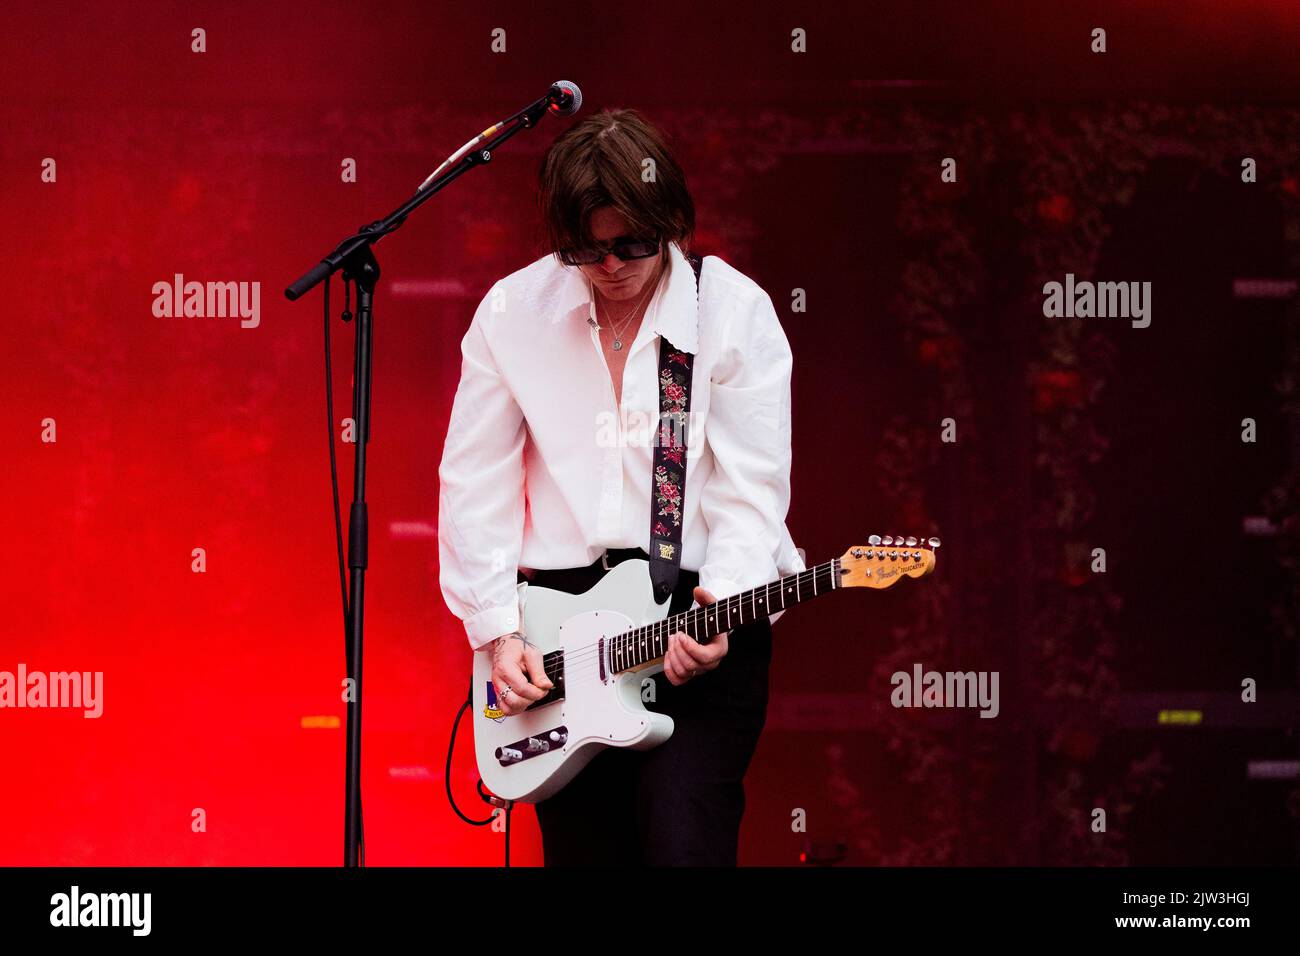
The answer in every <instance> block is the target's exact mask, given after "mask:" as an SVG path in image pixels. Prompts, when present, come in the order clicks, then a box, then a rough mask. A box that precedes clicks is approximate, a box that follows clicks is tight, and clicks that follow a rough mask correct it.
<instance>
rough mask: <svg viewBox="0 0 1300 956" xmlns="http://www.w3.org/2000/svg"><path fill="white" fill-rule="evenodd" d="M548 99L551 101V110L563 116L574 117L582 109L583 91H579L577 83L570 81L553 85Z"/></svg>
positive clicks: (562, 81) (556, 82) (560, 81)
mask: <svg viewBox="0 0 1300 956" xmlns="http://www.w3.org/2000/svg"><path fill="white" fill-rule="evenodd" d="M546 98H547V99H548V100H549V101H550V107H549V108H550V109H551V110H552V111H554V112H556V113H559V114H560V115H561V116H572V115H573V114H574V113H576V112H578V110H580V109H582V90H580V89H578V84H577V83H571V82H569V81H568V80H556V81H555V82H554V83H552V84H551V89H550V92H549V93H547V94H546Z"/></svg>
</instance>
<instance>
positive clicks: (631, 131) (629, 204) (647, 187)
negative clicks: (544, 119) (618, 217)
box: [538, 109, 695, 257]
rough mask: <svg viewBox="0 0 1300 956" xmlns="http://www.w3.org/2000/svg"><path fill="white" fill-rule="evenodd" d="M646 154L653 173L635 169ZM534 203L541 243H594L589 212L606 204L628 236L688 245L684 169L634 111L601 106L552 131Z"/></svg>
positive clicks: (690, 218) (691, 213)
mask: <svg viewBox="0 0 1300 956" xmlns="http://www.w3.org/2000/svg"><path fill="white" fill-rule="evenodd" d="M646 160H653V163H654V166H653V170H654V176H653V179H652V180H651V181H649V182H647V181H646V180H645V178H644V176H643V171H644V170H645V169H647V164H646ZM538 185H539V187H540V190H539V192H538V205H539V207H540V211H541V214H542V222H543V224H544V228H545V232H546V244H547V245H548V246H549V247H550V251H551V253H552V254H554V255H555V256H557V257H558V256H559V252H560V250H561V249H575V248H582V247H584V246H591V245H595V244H596V242H595V238H594V237H593V236H592V234H591V214H592V213H593V212H595V211H596V210H597V209H600V208H601V207H603V206H612V207H613V208H614V209H616V210H617V211H618V212H620V213H621V214H622V215H623V217H624V218H625V219H627V221H628V224H629V226H630V227H631V228H632V230H634V234H636V235H650V234H656V235H658V236H660V237H661V238H663V239H664V240H665V244H664V249H663V253H664V255H665V256H667V249H668V246H667V242H668V241H672V242H676V243H677V244H678V245H679V246H681V248H682V250H683V251H684V252H689V251H690V241H691V237H692V236H693V235H694V233H695V203H694V201H692V199H691V194H690V190H689V189H687V186H686V174H685V173H683V172H682V168H681V167H680V166H679V165H678V164H677V161H676V160H675V159H674V158H673V155H672V152H671V151H670V150H669V148H668V145H667V143H666V141H665V138H664V137H663V135H662V134H661V133H660V132H659V131H658V130H657V129H655V127H654V126H652V125H651V124H650V123H648V122H646V121H645V120H644V119H643V118H642V117H641V116H640V114H638V113H637V112H636V111H635V110H630V109H616V110H604V111H603V112H600V113H597V114H596V115H595V116H591V117H589V118H587V119H585V120H583V121H582V122H580V123H576V124H574V125H573V126H571V127H570V128H569V129H567V130H565V131H564V132H563V133H562V134H561V135H560V136H558V137H557V138H556V140H555V142H553V143H552V144H551V146H550V148H549V149H547V151H546V155H545V156H544V157H542V164H541V169H540V171H539V173H538Z"/></svg>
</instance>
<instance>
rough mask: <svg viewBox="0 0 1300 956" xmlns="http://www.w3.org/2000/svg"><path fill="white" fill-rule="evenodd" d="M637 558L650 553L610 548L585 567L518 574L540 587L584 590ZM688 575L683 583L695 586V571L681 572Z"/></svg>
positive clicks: (641, 559) (537, 570) (543, 569)
mask: <svg viewBox="0 0 1300 956" xmlns="http://www.w3.org/2000/svg"><path fill="white" fill-rule="evenodd" d="M633 559H637V560H640V561H649V560H650V555H649V554H648V553H647V552H646V550H645V549H644V548H610V549H609V550H607V551H606V552H605V553H604V554H602V555H601V556H600V557H599V558H597V559H596V560H595V561H593V562H591V564H588V565H586V566H584V567H577V568H538V569H536V570H534V571H531V572H530V573H529V574H525V573H524V572H523V571H522V570H521V571H520V572H519V574H518V578H517V579H518V580H519V581H520V582H523V581H527V582H529V583H531V584H536V585H538V586H540V587H554V588H556V589H557V590H572V589H573V588H574V587H575V586H581V588H582V589H583V590H586V588H588V587H592V586H594V585H595V583H596V582H597V581H599V580H600V579H601V578H602V577H604V576H605V572H606V571H609V570H610V569H611V568H615V567H617V566H618V565H620V564H622V563H623V562H624V561H631V560H633ZM681 573H682V574H683V575H685V576H686V580H685V581H683V582H682V583H683V584H686V583H690V584H691V586H692V587H693V586H694V583H695V581H697V580H698V577H697V574H698V572H695V571H686V570H683V571H682V572H681Z"/></svg>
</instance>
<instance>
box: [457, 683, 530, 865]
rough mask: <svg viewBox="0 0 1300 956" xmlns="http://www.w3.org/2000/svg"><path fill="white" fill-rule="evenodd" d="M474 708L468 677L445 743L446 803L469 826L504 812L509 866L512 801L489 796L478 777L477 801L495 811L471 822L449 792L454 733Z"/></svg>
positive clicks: (479, 823) (485, 821)
mask: <svg viewBox="0 0 1300 956" xmlns="http://www.w3.org/2000/svg"><path fill="white" fill-rule="evenodd" d="M473 706H474V678H473V677H470V684H469V694H468V695H467V696H466V697H465V702H464V703H463V704H461V705H460V710H458V711H456V719H455V720H453V721H452V722H451V740H449V741H448V742H447V766H446V768H445V769H444V771H443V775H442V779H443V783H445V784H446V787H447V802H448V803H450V804H451V808H452V810H454V811H455V812H456V816H458V817H460V818H461V819H462V820H464V821H465V822H466V823H468V824H469V825H470V826H474V827H485V826H488V825H489V824H491V823H492V822H493V821H494V820H496V818H497V814H498V813H502V812H504V813H505V815H506V867H507V868H509V866H510V813H511V811H512V810H513V809H514V806H515V802H514V801H513V800H504V799H502V798H501V797H498V796H496V795H494V794H490V793H488V792H487V791H485V790H484V789H483V778H482V777H479V778H478V781H477V782H476V783H475V784H474V786H475V787H476V788H477V789H478V796H479V799H480V800H482V801H483V802H484V803H486V804H489V805H491V806H494V807H496V808H497V809H496V810H495V811H493V813H492V814H491V815H490V816H489V817H488V818H487V819H486V820H471V819H470V818H469V817H467V816H465V814H464V813H462V812H461V809H460V807H458V806H457V805H456V797H455V796H454V795H453V794H452V792H451V757H452V754H453V753H455V752H456V732H457V731H458V730H459V729H460V722H461V720H462V719H464V717H465V711H467V710H469V709H470V708H471V707H473Z"/></svg>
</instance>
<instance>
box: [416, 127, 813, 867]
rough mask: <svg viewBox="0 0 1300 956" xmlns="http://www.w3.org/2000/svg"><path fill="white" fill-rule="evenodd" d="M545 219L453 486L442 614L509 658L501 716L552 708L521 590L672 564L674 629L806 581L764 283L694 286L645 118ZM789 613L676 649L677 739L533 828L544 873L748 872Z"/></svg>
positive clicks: (669, 662)
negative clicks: (795, 533)
mask: <svg viewBox="0 0 1300 956" xmlns="http://www.w3.org/2000/svg"><path fill="white" fill-rule="evenodd" d="M539 199H540V205H541V211H542V215H543V218H544V221H545V224H546V230H547V235H548V243H549V246H550V252H549V253H548V254H547V255H545V256H543V257H542V258H540V259H538V260H536V261H534V262H533V263H531V264H530V265H528V266H526V267H524V268H522V269H520V270H519V271H517V272H515V273H513V274H511V275H509V276H507V277H505V278H504V279H501V280H500V281H498V282H497V283H496V284H495V285H494V286H493V287H492V289H491V290H490V291H489V292H488V294H487V295H486V296H485V297H484V299H483V301H482V302H481V303H480V305H479V307H478V309H477V310H476V313H475V315H474V319H473V321H472V323H471V325H470V327H469V330H468V332H467V333H466V335H465V337H464V340H463V341H462V343H461V350H462V356H463V361H462V369H461V379H460V384H459V386H458V388H457V392H456V397H455V401H454V404H453V408H452V413H451V419H450V422H449V425H448V430H447V439H446V444H445V447H444V449H443V456H442V461H441V465H440V467H439V472H438V475H439V479H440V487H441V492H440V502H439V526H438V531H439V534H438V542H439V556H440V562H441V572H440V573H441V586H442V592H443V595H444V597H445V599H446V601H447V605H448V607H449V608H450V609H451V610H452V612H453V613H454V614H455V615H456V616H457V617H458V618H460V619H461V620H462V621H463V622H464V625H465V630H466V634H467V636H468V639H469V643H470V646H471V647H472V648H473V649H474V650H475V651H476V652H480V653H484V654H490V655H492V667H491V674H492V683H493V685H494V688H495V695H496V700H497V704H496V706H497V707H498V708H499V709H500V711H501V713H503V714H504V715H514V714H519V713H521V712H523V711H524V709H525V708H527V707H528V706H529V705H530V704H532V703H533V702H534V701H537V700H540V699H541V698H542V697H543V696H545V694H546V692H547V691H548V690H550V689H551V688H552V687H553V682H552V681H551V680H550V678H549V677H548V676H547V674H546V672H545V670H544V668H543V663H542V657H541V654H540V653H539V651H538V649H537V648H536V647H534V646H532V645H531V644H530V642H529V641H528V639H527V636H526V635H524V634H521V633H520V626H521V615H520V608H519V601H518V596H517V590H516V589H517V585H518V583H519V582H520V581H521V580H526V581H528V582H529V583H530V585H538V586H542V587H547V588H553V589H555V590H559V591H565V592H568V593H572V594H578V593H582V592H584V591H586V590H588V589H590V588H591V587H593V586H594V585H595V584H596V583H597V582H598V581H599V580H600V579H601V577H602V576H603V575H604V574H605V573H606V572H607V571H608V570H609V569H611V568H613V567H615V566H616V565H617V564H619V563H620V562H622V561H625V560H628V559H631V558H640V559H642V560H646V559H647V558H648V557H649V554H650V551H651V549H652V548H654V549H656V551H657V552H659V553H660V554H661V556H662V555H663V554H675V556H676V563H678V564H679V569H678V570H677V571H676V575H677V576H676V585H675V587H674V588H673V590H672V592H671V594H672V598H671V604H670V607H669V612H668V613H669V614H676V613H679V612H681V611H684V610H687V609H688V608H690V607H694V606H700V605H707V604H710V603H712V602H713V601H714V600H715V598H725V597H727V596H730V595H733V594H736V593H738V592H740V591H742V590H745V589H749V588H753V587H757V586H759V585H761V584H764V583H766V582H768V581H770V580H772V579H774V578H776V577H779V576H781V575H785V574H791V573H794V572H796V571H801V570H803V569H804V567H805V565H804V564H803V561H802V560H801V558H800V556H799V554H798V553H797V552H796V550H795V548H794V543H793V541H792V540H791V538H790V534H789V532H788V530H787V529H786V526H785V517H786V512H787V509H788V507H789V500H790V375H791V366H792V358H791V353H790V348H789V344H788V342H787V340H786V337H785V334H784V332H783V330H782V328H781V324H780V321H779V320H778V318H777V315H776V311H775V309H774V308H773V305H772V301H771V299H770V298H769V297H768V295H767V294H766V293H765V292H764V291H763V290H762V289H761V288H760V287H759V286H758V285H757V284H756V283H754V282H753V280H751V279H749V278H748V277H746V276H745V275H743V274H742V273H740V272H738V271H737V270H736V269H735V268H733V267H732V266H730V265H728V264H727V263H726V262H724V261H723V260H721V259H719V258H718V257H716V256H709V257H707V258H706V259H705V260H704V261H703V263H702V269H701V270H700V272H699V274H698V279H697V274H696V272H695V269H694V268H693V267H694V266H695V265H696V264H698V263H699V260H698V259H696V260H694V261H692V260H691V259H688V258H687V255H688V253H687V251H684V250H689V244H690V240H691V236H692V233H693V231H694V225H695V207H694V203H693V202H692V199H691V196H690V193H689V191H688V189H687V186H686V181H685V177H684V175H683V173H682V170H681V169H680V167H679V166H678V164H677V162H676V161H675V160H674V159H673V157H672V155H671V153H670V152H669V150H668V148H667V146H666V144H665V142H664V140H663V138H662V136H661V135H660V134H659V132H658V131H657V130H655V129H654V127H652V126H651V125H650V124H648V123H647V122H646V121H645V120H644V119H642V118H641V117H640V116H639V115H637V114H636V113H635V112H634V111H631V110H614V111H605V112H603V113H601V114H599V115H596V116H594V117H592V118H590V119H588V120H586V121H584V122H581V123H578V124H576V125H574V126H573V127H571V128H570V129H569V130H567V131H566V132H565V133H564V134H563V135H562V136H560V137H559V138H558V139H557V140H556V141H555V142H554V143H553V144H552V145H551V147H550V149H549V150H548V151H547V153H546V156H545V158H544V159H543V161H542V167H541V172H540V196H539ZM665 341H666V342H668V343H670V345H668V346H665V345H664V343H665ZM665 348H669V349H671V350H672V357H673V358H674V359H683V360H684V361H687V362H689V364H687V365H686V367H687V369H688V372H687V377H686V379H685V385H683V384H682V383H681V380H680V379H674V378H672V377H671V376H670V377H668V378H665V375H668V372H666V371H665V369H664V368H663V367H662V366H661V362H660V359H661V357H662V355H663V350H664V349H665ZM679 353H689V357H688V356H687V355H686V354H679ZM665 364H667V363H665ZM686 389H689V393H688V395H689V397H688V399H687V401H686V406H687V407H688V408H689V413H688V415H687V416H686V417H687V419H688V425H687V429H686V446H687V447H686V449H685V461H679V462H678V464H679V465H681V468H680V469H674V468H673V467H672V466H671V465H669V466H667V467H664V466H663V465H662V462H663V461H664V459H662V458H656V452H655V447H654V446H655V444H656V442H659V441H661V440H662V432H661V430H660V427H659V426H660V421H661V419H660V415H661V411H662V405H661V402H662V401H665V400H666V401H668V402H672V401H675V400H676V399H677V397H678V396H680V395H682V393H683V392H684V391H685V390H686ZM665 396H666V399H665ZM672 452H673V449H672V448H671V447H670V448H669V449H668V450H667V451H666V452H664V453H663V454H667V455H668V456H669V458H670V459H671V455H672ZM657 463H658V464H657ZM683 472H684V478H683V477H682V473H683ZM664 541H667V542H674V543H672V544H667V545H664V544H663V542H664ZM674 548H676V549H677V551H676V552H674V551H673V549H674ZM780 613H781V612H778V613H776V614H775V615H772V616H771V617H760V618H759V619H758V620H755V621H753V622H751V623H747V624H742V625H740V626H738V627H736V628H735V630H734V631H733V632H732V633H730V635H728V634H727V633H720V634H717V635H716V636H714V637H713V638H712V639H711V640H709V641H708V642H707V643H703V644H700V643H697V642H696V641H693V640H691V639H689V638H688V637H687V636H686V635H685V634H680V633H679V634H674V635H672V637H671V639H670V641H669V645H668V649H667V652H666V653H665V655H664V669H663V672H662V673H659V674H656V675H655V676H654V678H653V683H651V681H650V680H649V679H647V680H646V684H647V685H648V686H646V688H645V690H644V694H643V696H644V699H645V702H646V707H647V709H649V710H652V711H657V712H660V713H664V714H668V715H671V716H672V718H673V720H674V722H675V727H676V730H675V732H674V733H673V734H672V736H671V737H669V739H668V740H667V741H665V742H664V743H662V744H660V745H659V746H657V747H654V748H653V749H649V750H627V749H614V748H610V749H607V750H604V751H602V752H601V753H599V754H598V755H597V756H596V757H595V758H594V759H593V760H592V761H591V762H590V763H589V764H587V765H586V766H585V767H584V768H583V769H582V770H581V771H580V772H579V773H578V775H577V776H576V777H574V778H573V779H572V780H571V781H570V782H569V783H568V784H567V785H566V786H565V787H564V789H562V790H560V791H559V792H558V793H556V794H555V795H553V796H550V797H549V798H547V799H545V800H542V801H541V802H540V803H538V804H537V806H536V810H537V818H538V822H539V824H540V826H541V831H542V841H543V850H544V855H545V862H546V864H547V865H548V866H551V865H557V864H606V865H612V864H646V865H734V864H735V862H736V851H737V838H738V833H739V828H740V821H741V816H742V814H743V812H744V806H745V793H744V786H743V780H744V776H745V772H746V770H747V768H748V766H749V763H750V760H751V758H752V756H753V754H754V750H755V748H756V746H757V743H758V739H759V735H760V733H761V731H762V729H763V724H764V721H765V716H766V709H767V695H768V667H769V663H770V660H771V655H772V629H771V625H772V622H773V621H775V620H776V618H778V617H780Z"/></svg>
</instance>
